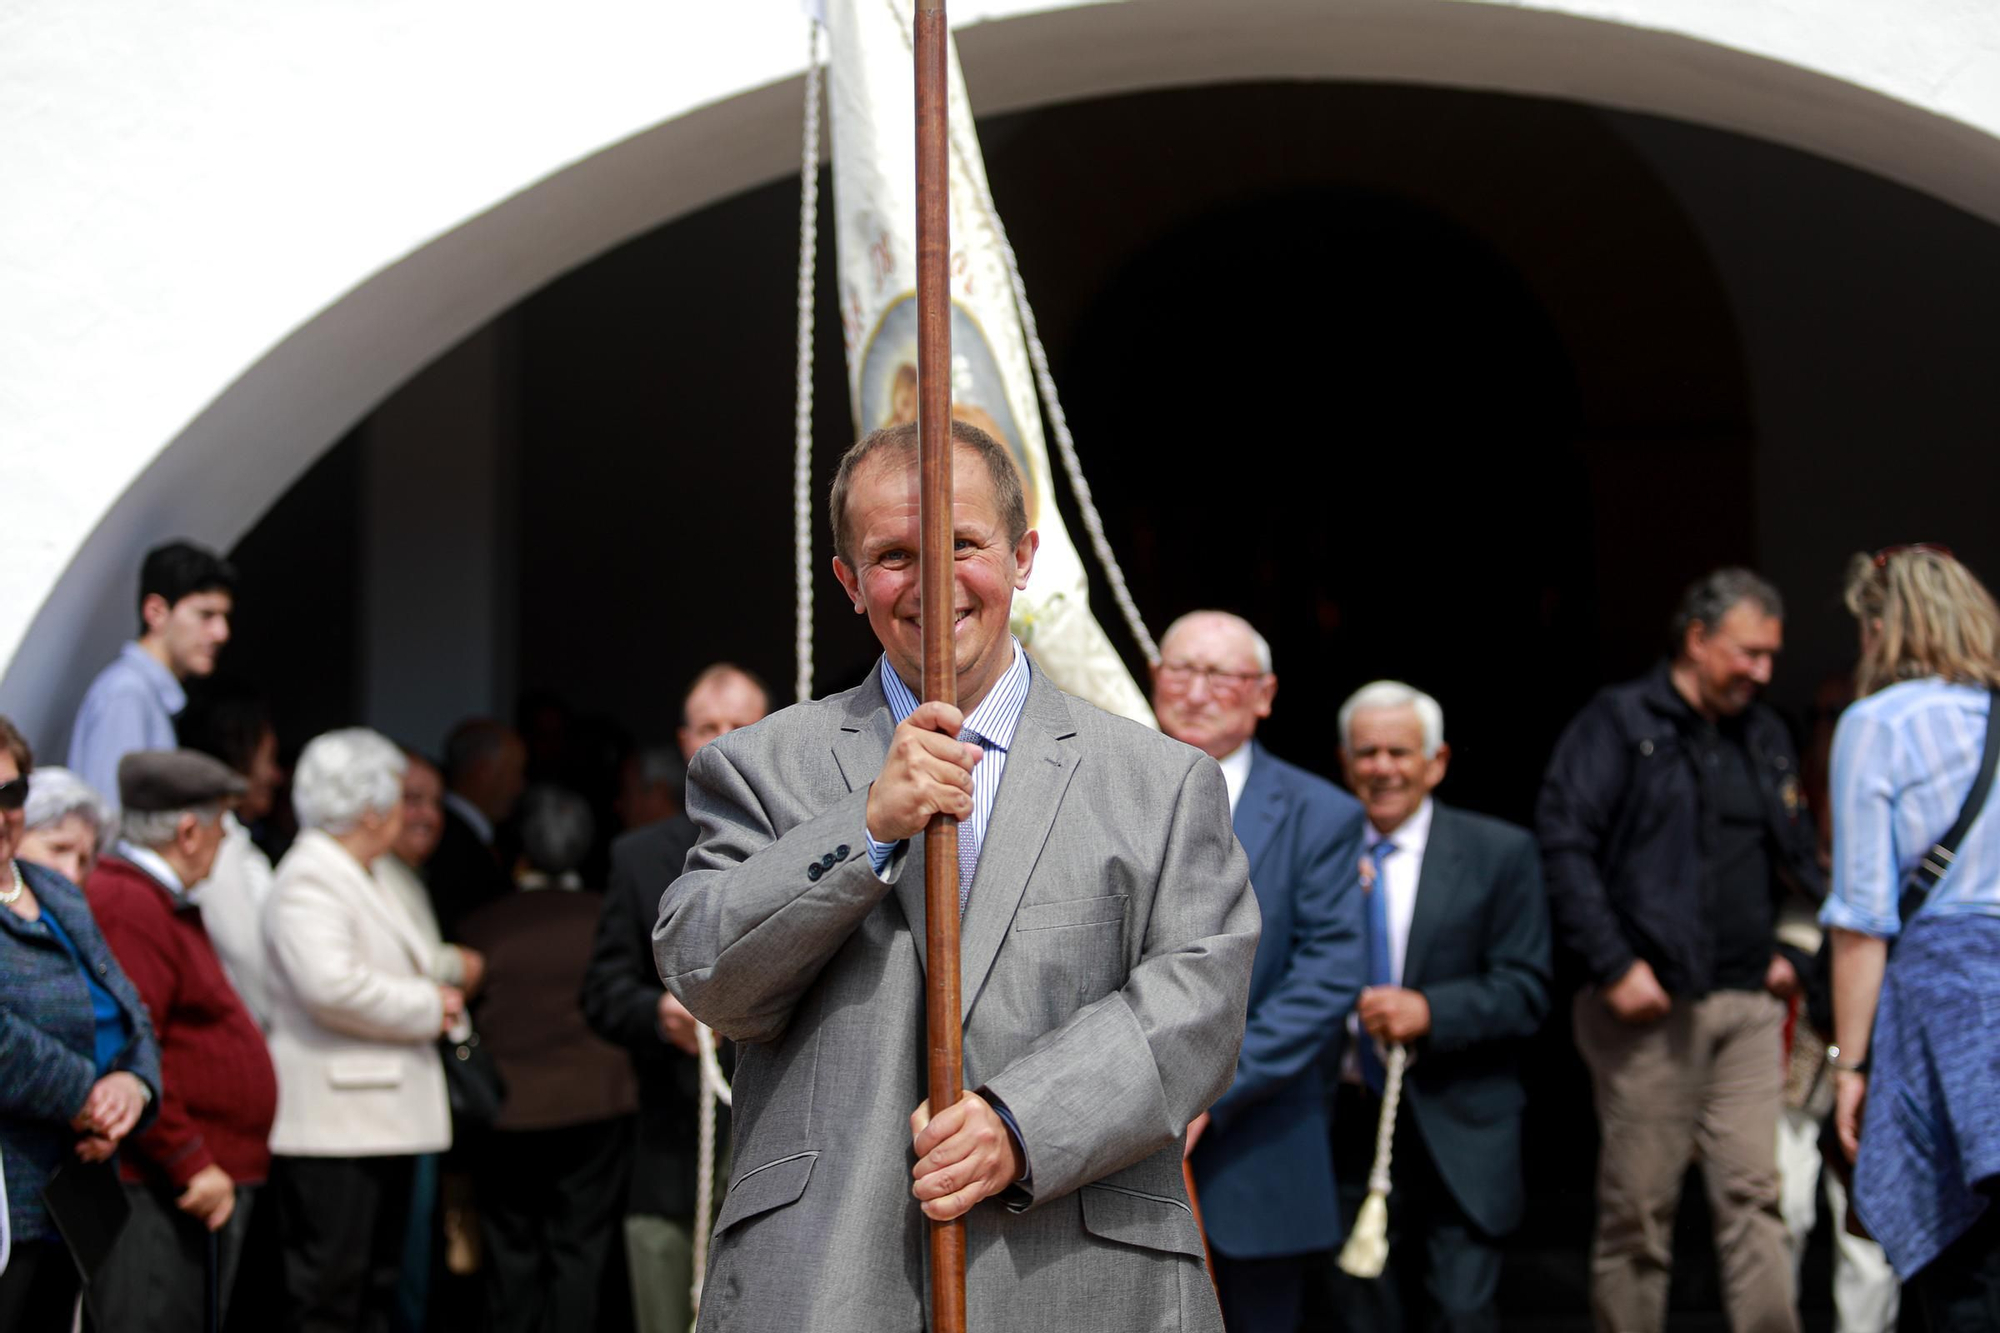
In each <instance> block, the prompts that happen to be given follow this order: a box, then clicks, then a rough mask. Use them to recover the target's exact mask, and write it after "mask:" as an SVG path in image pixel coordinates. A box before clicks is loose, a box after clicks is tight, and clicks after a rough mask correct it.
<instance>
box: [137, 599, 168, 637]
mask: <svg viewBox="0 0 2000 1333" xmlns="http://www.w3.org/2000/svg"><path fill="white" fill-rule="evenodd" d="M173 611H174V609H173V607H171V606H168V605H167V599H166V598H165V597H162V596H161V595H160V594H159V593H156V592H149V593H147V594H146V598H145V600H144V601H142V602H140V603H139V620H140V623H142V624H144V625H145V627H146V632H147V633H148V634H151V633H153V632H154V631H156V630H158V629H159V628H160V626H162V625H164V624H166V623H167V617H168V616H170V615H172V614H173Z"/></svg>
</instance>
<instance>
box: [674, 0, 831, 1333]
mask: <svg viewBox="0 0 2000 1333" xmlns="http://www.w3.org/2000/svg"><path fill="white" fill-rule="evenodd" d="M823 69H824V67H823V66H822V64H821V61H820V25H819V21H818V20H817V19H816V18H809V19H807V21H806V108H805V129H804V131H803V133H802V134H801V136H800V149H799V285H798V363H797V372H798V381H797V397H796V399H795V401H796V404H797V406H796V408H795V411H794V414H793V418H792V429H793V453H792V550H793V562H792V573H793V578H794V584H795V588H796V598H797V601H796V616H797V619H796V622H795V624H796V629H797V634H796V638H795V640H794V644H793V647H794V650H795V653H796V660H797V662H798V673H797V676H796V677H795V678H794V681H793V691H794V693H795V695H796V697H797V698H798V699H799V700H800V702H804V701H805V700H807V699H810V698H812V682H813V581H812V424H813V324H814V322H813V289H814V285H815V279H816V276H817V269H818V265H817V260H818V257H819V142H820V129H819V122H820V102H821V100H822V98H821V92H820V89H821V82H822V75H823ZM695 1045H696V1047H697V1048H698V1049H699V1051H700V1057H701V1111H700V1116H699V1119H698V1121H697V1129H696V1145H695V1156H696V1162H697V1168H696V1175H695V1187H694V1283H693V1286H692V1289H691V1291H690V1293H689V1294H690V1296H691V1297H692V1299H693V1304H694V1309H695V1313H696V1314H697V1315H698V1314H700V1312H701V1288H702V1284H703V1283H704V1282H705V1281H706V1280H707V1278H708V1241H709V1229H710V1223H711V1220H712V1219H713V1217H714V1213H715V1120H716V1110H715V1108H716V1104H717V1103H718V1102H720V1103H721V1104H722V1105H724V1106H733V1105H735V1099H734V1095H733V1094H732V1093H731V1091H730V1088H729V1081H728V1080H727V1079H725V1078H724V1077H723V1076H722V1062H721V1061H720V1060H718V1059H717V1058H716V1054H715V1033H714V1032H712V1031H711V1030H710V1029H709V1027H708V1025H707V1024H706V1023H702V1024H697V1025H696V1027H695Z"/></svg>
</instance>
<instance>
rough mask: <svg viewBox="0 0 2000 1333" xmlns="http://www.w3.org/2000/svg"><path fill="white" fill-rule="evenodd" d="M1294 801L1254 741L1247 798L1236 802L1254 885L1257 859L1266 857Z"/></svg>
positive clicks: (1239, 829) (1239, 835)
mask: <svg viewBox="0 0 2000 1333" xmlns="http://www.w3.org/2000/svg"><path fill="white" fill-rule="evenodd" d="M1288 804H1290V798H1289V796H1288V795H1287V793H1286V791H1285V787H1284V784H1283V783H1281V782H1279V781H1278V768H1277V765H1276V764H1274V763H1272V762H1271V756H1270V755H1268V754H1266V753H1265V752H1264V747H1263V746H1261V745H1259V744H1257V743H1256V742H1255V741H1252V742H1250V780H1249V781H1248V782H1246V783H1244V784H1243V795H1242V796H1241V797H1239V798H1238V799H1237V802H1236V817H1235V819H1234V821H1233V822H1234V824H1235V826H1236V840H1237V841H1238V842H1240V843H1242V844H1243V855H1244V856H1245V857H1246V858H1247V859H1248V860H1249V862H1250V870H1251V875H1250V882H1251V883H1252V884H1255V883H1256V882H1257V875H1256V870H1257V859H1258V858H1259V857H1261V856H1262V855H1263V854H1264V848H1265V847H1267V846H1268V845H1269V844H1270V841H1271V835H1272V834H1273V833H1276V832H1277V831H1278V825H1279V824H1281V823H1283V822H1284V816H1285V807H1286V806H1287V805H1288Z"/></svg>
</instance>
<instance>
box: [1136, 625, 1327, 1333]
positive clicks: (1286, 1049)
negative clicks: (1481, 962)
mask: <svg viewBox="0 0 2000 1333" xmlns="http://www.w3.org/2000/svg"><path fill="white" fill-rule="evenodd" d="M1277 693H1278V677H1277V675H1276V674H1275V673H1274V672H1273V671H1272V670H1271V649H1270V645H1269V644H1267V643H1266V642H1265V641H1264V637H1263V635H1261V634H1259V633H1258V632H1257V631H1256V630H1255V629H1253V628H1251V626H1250V624H1249V622H1248V621H1245V620H1243V619H1242V618H1240V617H1238V616H1233V615H1229V614H1226V613H1224V612H1220V611H1197V612H1194V613H1193V614H1191V615H1186V616H1183V617H1181V618H1180V619H1179V620H1177V621H1175V622H1174V623H1173V624H1172V625H1171V626H1169V627H1168V629H1167V633H1166V637H1165V638H1163V639H1161V641H1160V663H1159V665H1158V666H1157V667H1156V668H1155V669H1154V671H1153V711H1154V712H1155V713H1156V714H1157V715H1158V717H1159V719H1160V729H1161V730H1162V731H1164V732H1166V733H1167V735H1169V736H1172V737H1173V738H1174V739H1175V740H1178V741H1184V742H1186V743H1187V744H1189V745H1192V746H1194V747H1195V748H1197V749H1199V750H1202V751H1204V752H1206V753H1207V754H1208V755H1209V756H1210V757H1211V758H1213V759H1214V760H1215V761H1216V762H1217V763H1218V764H1220V765H1221V766H1222V777H1223V781H1224V783H1225V784H1226V785H1227V787H1228V789H1229V804H1230V810H1231V814H1232V819H1233V822H1234V824H1235V829H1236V838H1237V841H1239V842H1241V843H1242V844H1243V850H1244V853H1245V854H1246V855H1247V856H1248V857H1249V858H1250V883H1251V885H1252V886H1253V887H1254V889H1255V891H1256V894H1257V906H1258V908H1259V910H1261V911H1262V912H1263V915H1264V935H1263V938H1262V940H1261V941H1260V942H1259V944H1258V945H1257V958H1256V962H1255V964H1254V965H1253V967H1252V970H1251V973H1250V1010H1249V1021H1248V1026H1247V1027H1246V1029H1245V1031H1244V1034H1243V1050H1242V1053H1241V1054H1240V1055H1239V1056H1238V1057H1237V1061H1236V1076H1235V1079H1234V1080H1233V1081H1232V1082H1231V1083H1230V1085H1229V1090H1228V1091H1227V1092H1225V1093H1224V1094H1223V1095H1222V1099H1221V1100H1220V1101H1218V1102H1216V1103H1215V1105H1214V1106H1212V1107H1210V1108H1209V1111H1208V1113H1207V1114H1206V1115H1204V1116H1202V1117H1201V1118H1200V1119H1199V1120H1197V1121H1196V1122H1195V1124H1194V1125H1192V1126H1190V1128H1189V1135H1188V1151H1189V1153H1190V1155H1191V1157H1192V1160H1193V1164H1194V1171H1195V1183H1196V1186H1197V1188H1198V1190H1199V1192H1200V1195H1201V1204H1202V1217H1203V1221H1204V1222H1205V1223H1206V1224H1207V1228H1208V1241H1209V1247H1210V1249H1211V1250H1212V1251H1213V1253H1214V1256H1215V1276H1216V1284H1217V1287H1218V1289H1219V1292H1220V1295H1221V1297H1222V1312H1223V1321H1224V1322H1225V1323H1226V1324H1227V1325H1228V1327H1229V1330H1230V1333H1266V1331H1267V1330H1268V1333H1292V1330H1294V1329H1295V1328H1297V1327H1298V1321H1299V1307H1300V1304H1301V1301H1302V1298H1303V1296H1304V1292H1305V1281H1306V1274H1307V1271H1308V1267H1309V1265H1310V1263H1311V1261H1312V1259H1313V1257H1314V1256H1315V1255H1317V1254H1322V1253H1324V1252H1325V1251H1327V1250H1329V1249H1331V1248H1332V1247H1333V1246H1334V1245H1335V1244H1336V1243H1337V1242H1338V1241H1339V1239H1340V1210H1339V1204H1338V1200H1337V1196H1336V1192H1335V1189H1334V1180H1333V1161H1332V1156H1331V1150H1330V1148H1329V1141H1328V1126H1327V1090H1326V1088H1325V1087H1324V1085H1323V1082H1322V1077H1321V1055H1322V1053H1323V1052H1324V1051H1325V1049H1326V1046H1327V1043H1328V1042H1329V1041H1331V1040H1332V1039H1333V1038H1334V1037H1335V1035H1336V1034H1337V1033H1338V1032H1339V1030H1340V1024H1341V1022H1342V1021H1343V1020H1344V1019H1345V1018H1346V1016H1347V1012H1348V1010H1349V1009H1350V1008H1352V1007H1353V1004H1354V998H1355V996H1356V994H1357V993H1358V992H1359V991H1360V989H1361V983H1362V980H1363V978H1364V976H1365V968H1364V959H1363V954H1362V934H1361V932H1362V925H1363V923H1362V916H1361V887H1360V870H1359V867H1360V861H1361V850H1362V838H1361V831H1362V827H1363V822H1364V821H1363V817H1362V811H1361V806H1360V804H1359V803H1358V802H1357V801H1355V799H1354V798H1353V797H1351V796H1349V795H1347V794H1346V793H1345V792H1343V791H1341V790H1340V789H1338V788H1337V787H1335V786H1334V785H1333V784H1332V783H1330V782H1327V781H1326V780H1325V779H1323V778H1317V777H1314V776H1313V775H1312V774H1310V773H1308V772H1306V771H1305V770H1304V769H1301V768H1296V767H1294V766H1292V765H1291V764H1288V763H1286V762H1285V761H1284V760H1282V759H1280V758H1278V757H1277V756H1276V755H1274V754H1272V753H1271V752H1270V751H1268V750H1266V749H1265V748H1264V747H1263V746H1261V745H1259V744H1258V743H1257V741H1256V734H1257V724H1258V723H1259V722H1261V721H1262V720H1263V719H1265V718H1267V717H1269V716H1270V715H1271V703H1272V700H1273V699H1275V698H1276V697H1277Z"/></svg>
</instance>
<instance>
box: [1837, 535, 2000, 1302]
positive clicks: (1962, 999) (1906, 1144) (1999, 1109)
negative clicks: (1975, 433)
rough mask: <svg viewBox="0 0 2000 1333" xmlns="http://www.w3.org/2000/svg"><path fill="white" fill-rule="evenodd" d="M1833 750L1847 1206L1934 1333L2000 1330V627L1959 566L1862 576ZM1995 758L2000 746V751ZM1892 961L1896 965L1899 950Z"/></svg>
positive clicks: (1942, 561) (1895, 560)
mask: <svg viewBox="0 0 2000 1333" xmlns="http://www.w3.org/2000/svg"><path fill="white" fill-rule="evenodd" d="M1846 600H1847V607H1848V610H1850V611H1851V612H1853V614H1854V617H1855V619H1856V620H1857V621H1858V622H1859V627H1860V631H1861V662H1860V666H1859V667H1858V669H1857V671H1856V674H1855V687H1856V690H1855V692H1856V695H1857V701H1856V702H1855V703H1854V704H1853V706H1852V707H1850V708H1849V709H1848V710H1847V711H1846V712H1845V713H1844V714H1842V716H1841V719H1840V724H1839V727H1838V728H1837V729H1836V731H1835V733H1834V739H1833V780H1832V790H1831V800H1832V807H1833V891H1832V893H1831V894H1830V895H1829V896H1828V898H1827V901H1826V906H1825V908H1824V909H1823V910H1822V913H1821V916H1820V921H1821V923H1822V924H1824V925H1825V926H1827V927H1829V928H1830V929H1831V930H1832V932H1833V1023H1834V1040H1835V1043H1836V1044H1835V1045H1834V1046H1832V1047H1831V1048H1829V1049H1828V1051H1827V1057H1828V1059H1829V1060H1830V1061H1831V1063H1832V1065H1833V1067H1834V1069H1835V1071H1836V1074H1835V1080H1836V1081H1835V1093H1836V1101H1835V1109H1834V1114H1835V1123H1836V1127H1837V1129H1838V1131H1839V1135H1840V1139H1841V1146H1842V1147H1843V1148H1844V1149H1845V1150H1846V1152H1847V1154H1848V1156H1849V1158H1850V1159H1852V1160H1853V1161H1854V1163H1855V1170H1854V1190H1853V1202H1854V1211H1855V1212H1856V1213H1857V1214H1859V1216H1860V1218H1861V1221H1862V1222H1863V1223H1865V1224H1866V1225H1867V1227H1868V1229H1869V1231H1870V1232H1872V1233H1873V1234H1874V1236H1875V1238H1876V1239H1877V1240H1878V1241H1880V1242H1881V1243H1882V1248H1883V1250H1884V1251H1885V1252H1886V1253H1887V1254H1888V1256H1889V1261H1890V1263H1891V1264H1892V1265H1893V1266H1894V1267H1895V1269H1896V1274H1897V1276H1898V1277H1901V1278H1902V1279H1903V1280H1904V1282H1905V1284H1906V1286H1907V1288H1908V1290H1910V1291H1911V1292H1913V1293H1914V1294H1915V1296H1916V1297H1917V1299H1918V1300H1919V1302H1921V1306H1922V1309H1923V1314H1924V1318H1925V1321H1926V1322H1927V1323H1928V1325H1929V1326H1930V1327H1933V1328H1949V1329H1956V1328H1992V1327H1995V1326H1996V1325H2000V1209H1995V1208H1994V1207H1993V1206H1992V1201H1993V1191H1994V1188H1995V1185H1996V1184H2000V1059H1996V1056H1995V1052H1996V1051H2000V802H1995V801H1994V800H1992V799H1988V800H1987V801H1986V802H1985V804H1984V806H1983V809H1982V811H1981V813H1980V814H1979V815H1978V817H1977V818H1975V819H1974V820H1973V821H1972V823H1971V825H1970V827H1969V828H1968V829H1966V830H1965V831H1964V833H1963V836H1962V837H1960V838H1959V839H1958V840H1957V845H1956V847H1952V848H1943V847H1941V844H1942V843H1945V842H1948V841H1950V840H1951V832H1952V831H1953V830H1954V827H1955V826H1956V825H1958V824H1959V822H1960V819H1961V811H1964V810H1969V809H1971V807H1972V805H1973V804H1974V803H1975V801H1976V799H1977V797H1976V788H1977V785H1978V783H1979V781H1980V774H1981V772H1982V769H1983V767H1984V763H1985V760H1986V752H1987V748H1988V745H1989V733H1990V731H1991V728H1992V726H1993V725H1994V723H1995V722H1996V721H2000V718H1996V717H1995V716H1994V701H1995V700H1996V699H2000V608H1996V606H1995V604H1994V601H1993V597H1992V595H1991V594H1989V593H1988V592H1987V590H1986V589H1985V587H1984V586H1982V585H1981V584H1980V582H1979V580H1978V579H1977V578H1975V577H1974V576H1973V575H1972V572H1971V571H1970V570H1968V569H1967V568H1966V567H1965V566H1964V565H1962V564H1960V563H1959V562H1958V561H1957V560H1956V559H1954V558H1953V557H1952V555H1951V553H1950V552H1949V551H1946V550H1945V549H1943V548H1942V547H1935V546H1908V547H1892V548H1890V549H1888V550H1886V551H1879V552H1877V553H1876V554H1875V555H1873V556H1865V555H1864V556H1856V557H1855V559H1854V562H1853V564H1852V566H1851V567H1850V570H1849V574H1848V581H1847V595H1846ZM1993 739H2000V737H1996V738H1993ZM1891 942H1894V943H1895V953H1894V956H1893V958H1892V957H1891V955H1890V944H1891Z"/></svg>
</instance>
